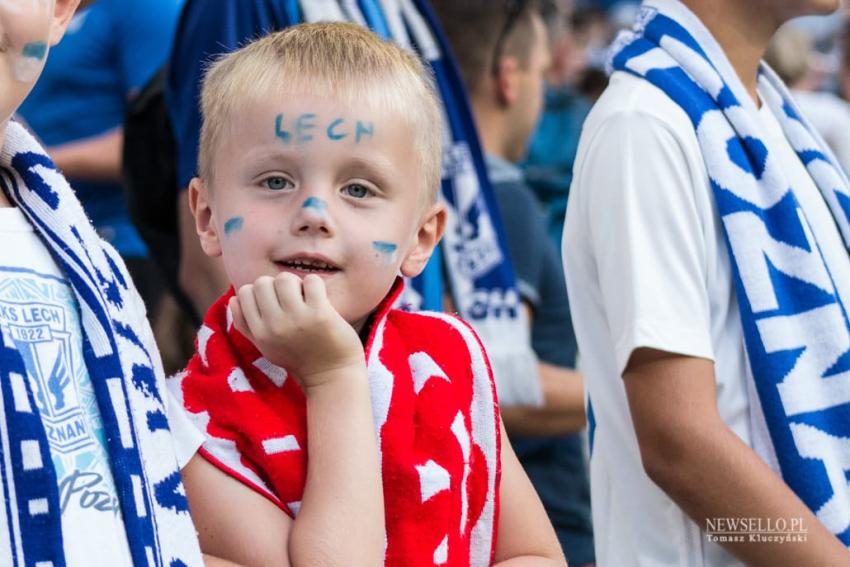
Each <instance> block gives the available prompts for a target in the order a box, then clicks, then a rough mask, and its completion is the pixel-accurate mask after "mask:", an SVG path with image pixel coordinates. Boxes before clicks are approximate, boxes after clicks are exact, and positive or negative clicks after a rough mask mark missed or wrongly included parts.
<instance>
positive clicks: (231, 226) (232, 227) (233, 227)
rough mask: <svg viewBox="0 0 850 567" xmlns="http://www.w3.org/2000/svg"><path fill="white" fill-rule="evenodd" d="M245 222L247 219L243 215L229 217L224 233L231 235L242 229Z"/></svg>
mask: <svg viewBox="0 0 850 567" xmlns="http://www.w3.org/2000/svg"><path fill="white" fill-rule="evenodd" d="M243 224H245V219H243V218H242V217H233V218H232V219H228V220H227V222H225V223H224V234H225V235H227V236H230V234H231V233H233V232H235V231H237V230H239V229H241V228H242V225H243Z"/></svg>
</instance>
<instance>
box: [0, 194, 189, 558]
mask: <svg viewBox="0 0 850 567" xmlns="http://www.w3.org/2000/svg"><path fill="white" fill-rule="evenodd" d="M0 326H2V327H3V329H2V332H3V333H4V334H6V336H7V337H11V339H12V340H13V341H14V342H15V346H16V347H17V350H18V351H19V352H20V354H21V355H22V357H23V360H24V364H25V365H26V367H27V377H28V379H29V387H30V388H31V390H32V392H33V398H34V399H35V402H36V406H37V407H38V410H39V413H40V414H41V418H42V423H43V424H44V427H45V432H46V434H47V438H48V440H49V442H50V453H51V457H52V461H53V466H54V468H55V470H56V478H57V481H58V483H59V502H60V506H61V508H62V533H63V540H64V545H65V554H66V560H67V565H68V566H69V567H90V566H92V565H110V566H111V565H115V566H123V565H128V566H129V565H132V559H131V557H130V552H129V546H128V543H127V536H126V533H125V530H124V522H123V519H122V515H121V509H120V504H119V500H118V497H117V494H116V490H115V484H114V481H113V477H112V472H111V471H110V468H109V456H108V452H107V445H106V439H105V437H104V428H103V424H102V422H101V417H100V412H99V410H98V407H97V400H96V398H95V393H94V389H93V386H92V384H91V380H90V378H89V374H88V370H87V369H86V366H85V363H84V361H83V353H82V331H81V328H80V320H79V307H78V305H77V300H76V298H75V296H74V293H73V290H72V289H71V287H70V286H69V285H68V283H67V281H66V280H65V277H64V276H63V274H62V272H61V271H60V269H59V267H58V266H57V264H56V262H55V261H54V260H53V258H52V257H51V256H50V254H49V252H48V251H47V248H46V247H45V246H44V244H43V243H42V242H41V240H40V239H39V238H38V236H37V235H36V234H35V233H34V232H33V229H32V227H31V226H30V224H29V222H28V221H27V220H26V218H25V217H24V216H23V213H22V212H21V211H20V210H19V209H17V208H0ZM163 395H165V396H166V397H167V400H168V402H167V403H168V408H167V411H168V415H169V422H170V427H171V431H172V434H173V436H174V440H175V450H176V452H177V457H178V462H179V463H180V466H181V467H182V466H183V465H185V463H186V462H188V460H189V458H191V456H192V454H194V452H195V451H196V450H197V448H198V446H199V445H200V443H201V442H202V441H203V437H202V435H201V433H200V432H199V431H197V430H196V429H195V428H194V427H193V426H192V425H191V424H190V423H189V422H188V419H187V417H186V416H185V415H184V414H183V412H182V408H180V407H179V406H178V405H177V404H176V403H175V402H173V401H172V398H171V395H170V394H169V393H168V392H163ZM6 427H8V423H6V422H0V428H6ZM0 438H2V439H7V438H8V435H6V434H5V433H3V435H2V437H0ZM4 450H5V448H4ZM1 498H2V495H0V499H1Z"/></svg>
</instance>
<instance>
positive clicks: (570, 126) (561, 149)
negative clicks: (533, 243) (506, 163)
mask: <svg viewBox="0 0 850 567" xmlns="http://www.w3.org/2000/svg"><path fill="white" fill-rule="evenodd" d="M541 16H542V17H543V21H544V22H545V23H546V29H547V32H548V35H549V46H550V53H551V58H552V64H551V65H550V67H549V69H547V70H546V76H545V79H546V98H545V104H544V110H543V114H542V115H541V117H540V121H539V123H538V124H537V128H536V130H535V132H534V134H533V135H532V137H531V141H530V142H529V147H528V155H527V156H526V158H525V160H524V162H523V164H522V166H523V169H524V172H525V179H526V182H527V183H528V185H529V187H530V188H531V189H532V191H534V193H535V194H536V195H537V198H538V200H539V201H540V203H541V204H542V205H543V210H544V213H545V215H546V225H547V231H548V233H549V236H550V238H551V239H552V241H553V242H554V244H555V247H556V249H557V250H560V248H561V233H562V232H563V229H564V215H565V214H566V210H567V196H568V194H569V190H570V183H571V182H572V179H573V162H574V161H575V158H576V151H577V150H578V140H579V135H580V134H581V127H582V124H583V123H584V119H585V118H586V117H587V114H588V113H589V112H590V107H591V101H590V100H589V99H588V98H587V97H585V96H584V95H583V94H581V93H580V92H579V90H578V88H577V82H578V81H579V80H580V79H581V77H582V76H583V74H584V72H585V70H586V69H587V61H586V59H585V49H584V47H583V46H582V45H581V44H579V43H578V42H577V41H576V38H575V36H574V34H573V33H572V29H571V22H572V16H573V14H572V1H571V0H549V1H546V2H541ZM558 261H560V257H559V258H558Z"/></svg>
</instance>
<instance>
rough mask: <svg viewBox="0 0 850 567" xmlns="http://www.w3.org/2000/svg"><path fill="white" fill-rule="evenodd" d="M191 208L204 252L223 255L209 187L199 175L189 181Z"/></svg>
mask: <svg viewBox="0 0 850 567" xmlns="http://www.w3.org/2000/svg"><path fill="white" fill-rule="evenodd" d="M188 191H189V208H190V209H192V215H194V217H195V231H196V232H197V233H198V237H199V238H200V240H201V248H202V249H203V251H204V254H206V255H207V256H210V257H213V258H214V257H216V256H221V242H220V241H219V239H218V232H217V231H216V226H215V222H214V219H213V212H212V208H210V201H209V188H208V187H207V186H206V184H204V182H203V181H202V180H201V179H200V178H199V177H194V178H192V181H191V182H189V189H188Z"/></svg>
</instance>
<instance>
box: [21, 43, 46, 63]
mask: <svg viewBox="0 0 850 567" xmlns="http://www.w3.org/2000/svg"><path fill="white" fill-rule="evenodd" d="M21 55H23V56H24V57H29V58H30V59H39V60H40V59H44V57H45V56H46V55H47V44H46V43H44V42H43V41H34V42H32V43H28V44H26V45H24V49H23V50H22V51H21Z"/></svg>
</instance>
